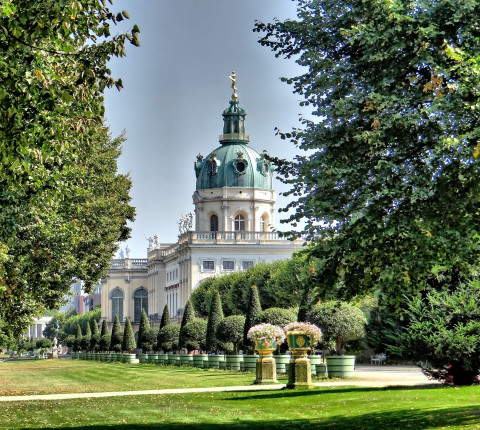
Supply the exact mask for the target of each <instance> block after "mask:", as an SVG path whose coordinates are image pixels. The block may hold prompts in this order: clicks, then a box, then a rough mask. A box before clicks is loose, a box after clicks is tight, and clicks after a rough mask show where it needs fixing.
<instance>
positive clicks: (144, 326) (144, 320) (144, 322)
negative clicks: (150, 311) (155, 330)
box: [137, 309, 150, 351]
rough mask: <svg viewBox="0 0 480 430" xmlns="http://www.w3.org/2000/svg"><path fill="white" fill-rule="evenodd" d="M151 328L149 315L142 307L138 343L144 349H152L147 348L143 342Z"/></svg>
mask: <svg viewBox="0 0 480 430" xmlns="http://www.w3.org/2000/svg"><path fill="white" fill-rule="evenodd" d="M148 330H150V323H149V322H148V317H147V313H146V312H145V309H142V316H141V318H140V326H139V327H138V337H137V343H138V348H141V349H142V350H144V351H150V350H147V349H145V347H144V345H143V342H144V341H145V333H146V332H147V331H148Z"/></svg>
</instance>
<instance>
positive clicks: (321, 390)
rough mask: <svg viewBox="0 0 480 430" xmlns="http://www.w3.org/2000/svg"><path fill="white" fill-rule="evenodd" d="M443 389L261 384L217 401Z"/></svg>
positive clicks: (427, 387)
mask: <svg viewBox="0 0 480 430" xmlns="http://www.w3.org/2000/svg"><path fill="white" fill-rule="evenodd" d="M441 388H443V389H445V387H444V386H441V385H440V386H439V385H434V386H430V385H416V386H403V387H402V386H395V387H350V388H348V387H339V388H330V387H314V388H311V389H304V390H302V389H297V390H290V389H280V390H278V391H277V390H275V391H269V392H265V390H262V387H261V385H259V386H258V390H255V391H252V395H250V396H242V397H235V398H233V397H232V398H228V399H220V400H219V401H224V400H228V401H236V402H238V401H243V400H249V401H250V400H260V399H284V398H288V397H292V398H293V397H308V396H321V395H322V394H328V395H330V394H335V393H368V392H381V391H397V390H398V391H405V390H409V391H414V390H431V389H441ZM256 391H261V392H262V394H255V393H256ZM229 393H245V391H233V390H232V391H229Z"/></svg>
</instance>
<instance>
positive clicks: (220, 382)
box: [0, 360, 255, 429]
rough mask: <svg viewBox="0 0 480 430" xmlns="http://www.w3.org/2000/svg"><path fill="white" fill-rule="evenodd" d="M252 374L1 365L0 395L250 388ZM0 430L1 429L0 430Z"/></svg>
mask: <svg viewBox="0 0 480 430" xmlns="http://www.w3.org/2000/svg"><path fill="white" fill-rule="evenodd" d="M254 379H255V376H254V375H253V374H252V373H244V372H229V371H214V370H203V369H196V368H193V367H178V368H177V367H169V366H155V365H153V364H151V365H150V364H142V365H141V366H139V365H135V364H124V363H102V362H97V361H80V360H28V361H17V362H16V361H8V362H4V363H0V395H1V396H18V395H27V394H51V393H94V392H101V391H130V390H159V389H164V388H187V387H190V388H200V387H224V386H233V385H251V384H252V383H253V380H254ZM0 429H1V427H0Z"/></svg>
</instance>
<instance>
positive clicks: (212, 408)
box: [0, 387, 480, 430]
mask: <svg viewBox="0 0 480 430" xmlns="http://www.w3.org/2000/svg"><path fill="white" fill-rule="evenodd" d="M68 427H70V428H76V429H85V430H87V429H88V430H94V429H103V430H114V429H119V430H127V429H138V430H150V429H155V428H162V429H169V428H170V429H202V430H204V429H219V430H220V429H222V430H224V429H272V428H274V429H276V430H278V429H289V430H291V429H292V428H293V429H296V428H305V429H315V428H325V429H355V430H357V429H376V430H378V429H382V430H383V429H408V428H410V429H415V430H419V429H460V428H462V429H480V388H479V387H465V388H460V389H455V388H408V389H404V388H401V389H399V388H396V389H377V388H321V389H318V388H317V389H314V390H310V391H286V390H285V391H274V392H271V391H255V392H234V393H201V394H187V395H180V394H174V395H145V396H132V397H109V398H102V399H92V398H90V399H80V400H63V401H28V402H15V403H3V404H2V403H0V428H1V429H5V430H7V429H47V428H48V429H50V428H68Z"/></svg>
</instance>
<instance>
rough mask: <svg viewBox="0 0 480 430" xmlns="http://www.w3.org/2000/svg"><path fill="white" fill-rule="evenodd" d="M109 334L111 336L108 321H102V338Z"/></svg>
mask: <svg viewBox="0 0 480 430" xmlns="http://www.w3.org/2000/svg"><path fill="white" fill-rule="evenodd" d="M107 334H109V333H108V324H107V320H103V321H102V330H101V332H100V337H102V336H105V335H107Z"/></svg>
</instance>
